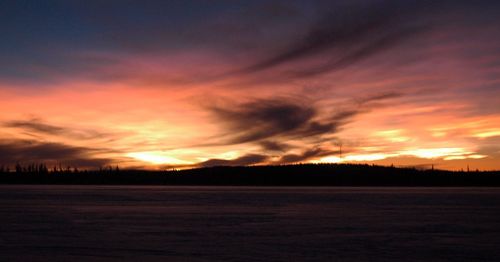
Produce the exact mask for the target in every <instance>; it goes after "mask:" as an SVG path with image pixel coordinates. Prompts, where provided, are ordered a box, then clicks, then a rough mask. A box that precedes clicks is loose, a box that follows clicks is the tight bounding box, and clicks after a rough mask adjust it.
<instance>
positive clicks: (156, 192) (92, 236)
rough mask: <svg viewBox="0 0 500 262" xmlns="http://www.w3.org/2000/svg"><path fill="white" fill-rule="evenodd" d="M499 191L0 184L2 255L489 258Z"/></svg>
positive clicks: (499, 216)
mask: <svg viewBox="0 0 500 262" xmlns="http://www.w3.org/2000/svg"><path fill="white" fill-rule="evenodd" d="M499 247H500V189H497V188H335V187H332V188H282V187H279V188H278V187H168V186H0V261H89V260H90V261H123V260H131V261H367V260H369V261H411V260H425V261H428V260H433V261H449V260H455V261H471V260H482V261H484V260H489V261H498V259H499V257H500V248H499Z"/></svg>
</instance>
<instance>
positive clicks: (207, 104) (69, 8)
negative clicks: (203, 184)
mask: <svg viewBox="0 0 500 262" xmlns="http://www.w3.org/2000/svg"><path fill="white" fill-rule="evenodd" d="M499 11H500V2H498V1H460V0H455V1H440V0H437V1H426V0H420V1H412V0H408V1H368V0H355V1H352V0H351V1H347V0H346V1H313V0H307V1H291V0H287V1H272V0H271V1H257V0H256V1H202V0H200V1H187V0H182V1H176V0H171V1H154V0H152V1H131V0H120V1H118V0H116V1H115V0H109V1H93V0H85V1H83V0H82V1H79V0H75V1H63V0H61V1H56V0H46V1H38V0H33V1H28V0H26V1H23V0H15V1H14V0H4V1H1V2H0V35H1V41H0V99H1V100H0V101H1V102H0V164H1V165H11V166H13V165H14V164H15V163H17V162H21V163H31V162H37V163H39V162H44V163H47V164H48V165H55V164H61V165H63V166H68V165H69V166H75V167H79V168H88V169H93V168H99V167H103V166H109V165H112V166H116V165H118V166H120V167H123V168H144V169H165V168H167V169H169V168H191V167H203V166H215V165H263V164H293V163H368V164H381V165H395V166H409V167H418V168H430V167H432V166H434V168H440V169H449V170H460V169H466V168H467V166H469V167H470V168H471V169H473V170H475V169H479V170H492V169H500V16H498V12H499Z"/></svg>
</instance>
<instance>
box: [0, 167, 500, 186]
mask: <svg viewBox="0 0 500 262" xmlns="http://www.w3.org/2000/svg"><path fill="white" fill-rule="evenodd" d="M0 184H82V185H207V186H208V185H214V186H215V185H217V186H494V187H496V186H500V171H470V172H469V171H467V172H464V171H445V170H434V169H432V170H421V169H416V168H398V167H392V166H391V167H387V166H376V165H360V164H297V165H277V166H236V167H234V166H233V167H229V166H217V167H204V168H195V169H187V170H168V171H167V170H166V171H147V170H120V169H118V168H117V167H116V168H111V167H110V168H105V169H100V170H95V171H89V170H84V171H79V170H77V169H71V168H66V169H62V168H60V169H58V168H54V169H53V170H49V169H47V168H46V167H45V166H44V165H43V164H42V165H31V166H30V167H21V166H17V168H16V169H15V170H7V168H4V167H1V168H0Z"/></svg>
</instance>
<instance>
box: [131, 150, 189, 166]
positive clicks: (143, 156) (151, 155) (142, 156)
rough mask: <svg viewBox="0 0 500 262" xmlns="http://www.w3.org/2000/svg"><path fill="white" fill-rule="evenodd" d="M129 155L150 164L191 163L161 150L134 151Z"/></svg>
mask: <svg viewBox="0 0 500 262" xmlns="http://www.w3.org/2000/svg"><path fill="white" fill-rule="evenodd" d="M126 156H128V157H132V158H134V159H137V160H140V161H143V162H147V163H150V164H155V165H161V164H169V165H185V164H190V163H189V162H186V161H183V160H179V159H177V158H174V157H170V156H167V155H165V153H163V152H159V151H156V152H155V151H150V152H133V153H128V154H126Z"/></svg>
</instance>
